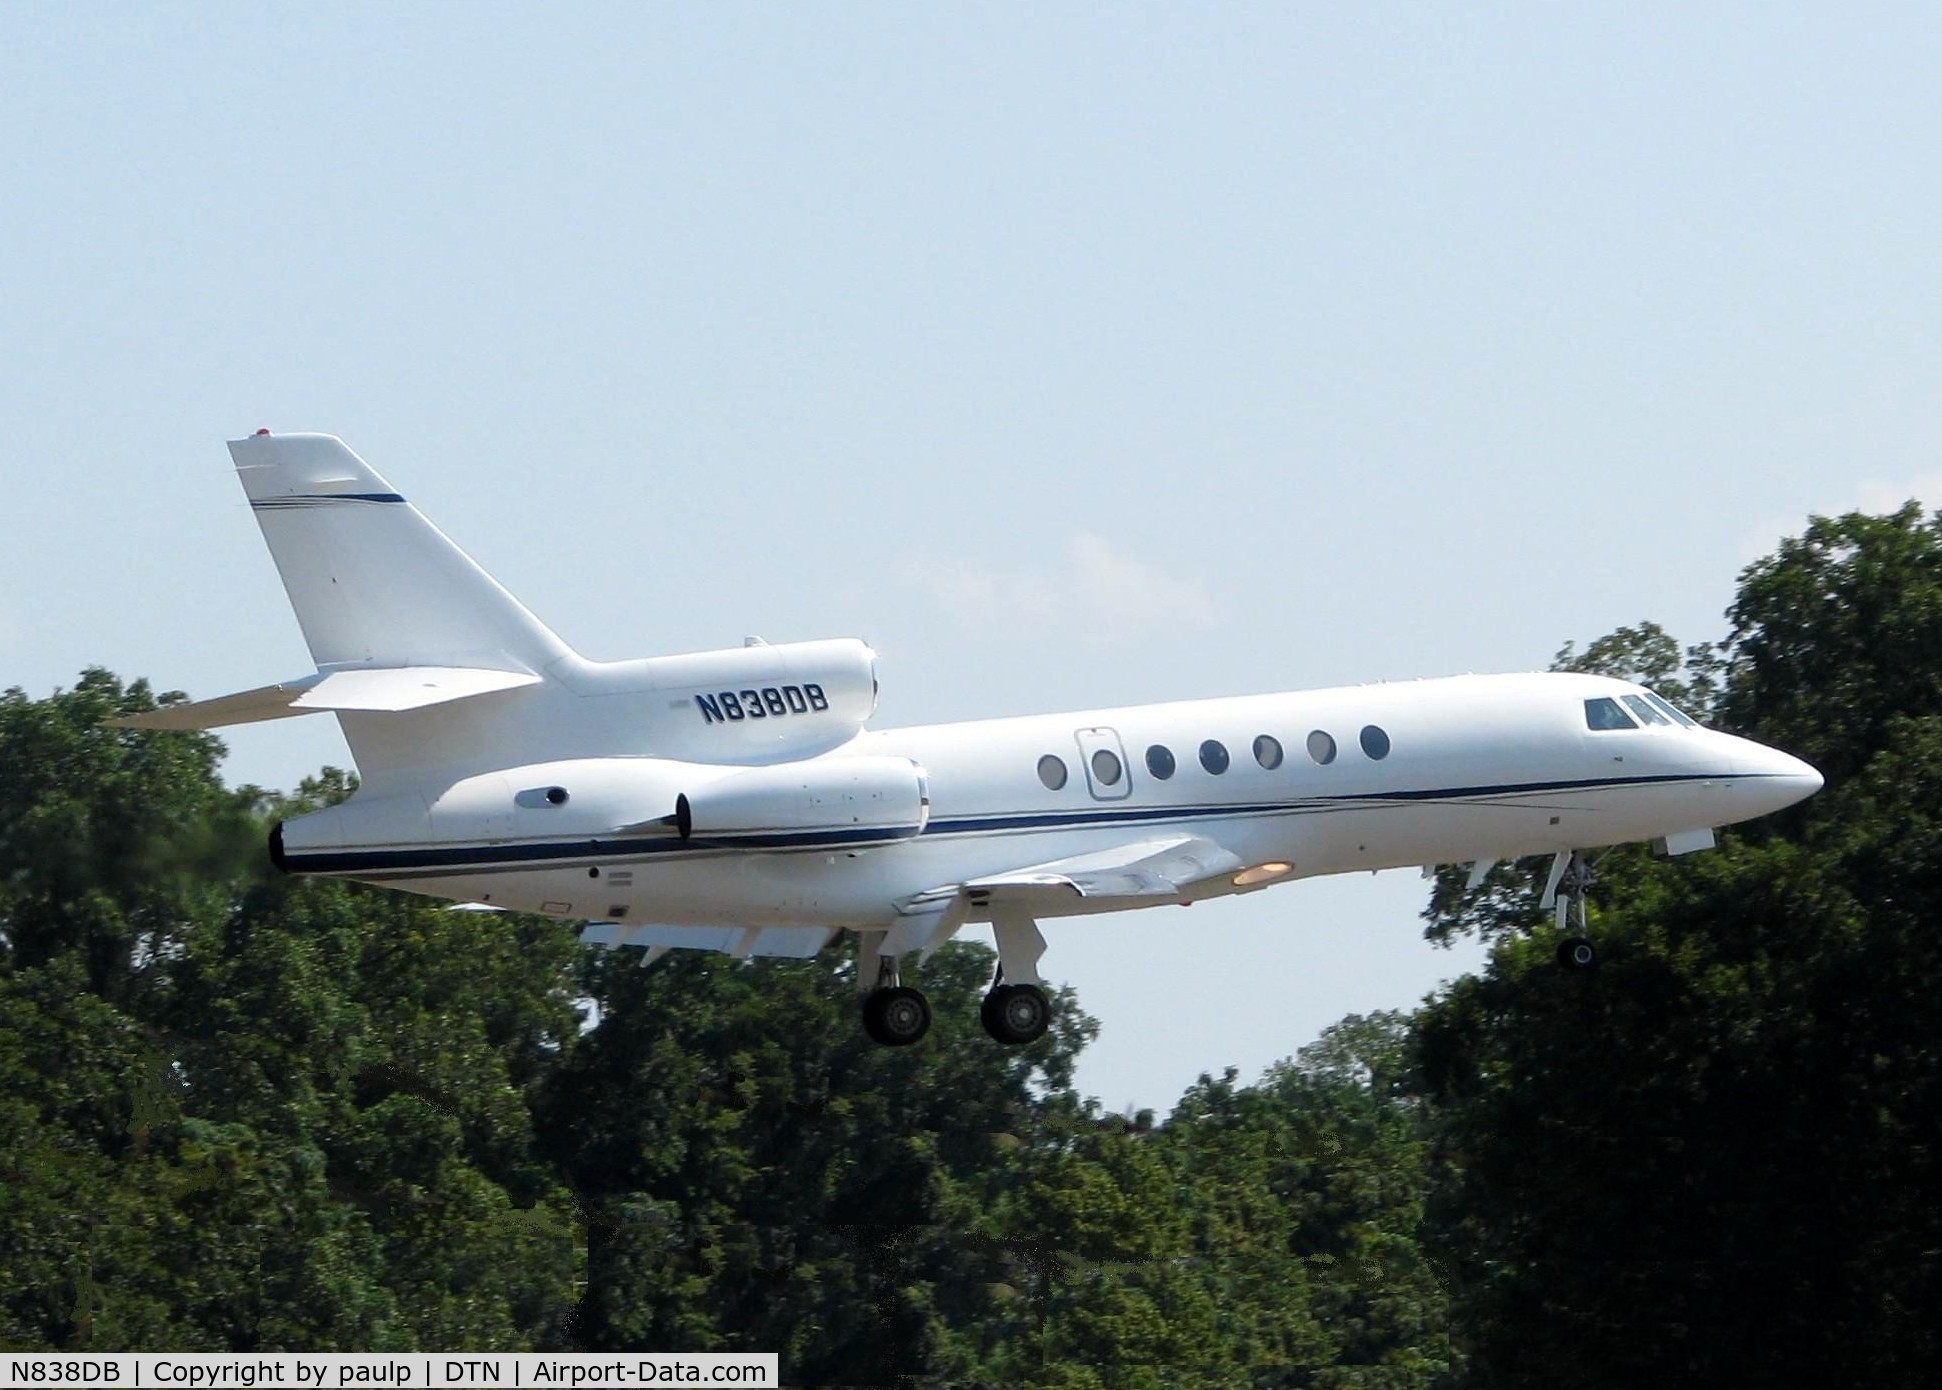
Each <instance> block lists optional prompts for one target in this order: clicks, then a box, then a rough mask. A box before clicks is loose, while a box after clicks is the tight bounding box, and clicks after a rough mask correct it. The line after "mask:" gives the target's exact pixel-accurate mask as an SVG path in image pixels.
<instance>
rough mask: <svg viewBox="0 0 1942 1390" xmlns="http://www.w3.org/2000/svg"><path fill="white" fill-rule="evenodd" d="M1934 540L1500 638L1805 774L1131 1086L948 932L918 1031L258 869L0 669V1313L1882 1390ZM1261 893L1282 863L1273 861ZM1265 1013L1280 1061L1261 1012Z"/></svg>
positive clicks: (1930, 1156) (14, 1324)
mask: <svg viewBox="0 0 1942 1390" xmlns="http://www.w3.org/2000/svg"><path fill="white" fill-rule="evenodd" d="M1938 618H1942V519H1938V518H1933V517H1925V516H1924V515H1923V514H1922V513H1921V512H1920V511H1919V509H1916V508H1914V507H1913V506H1911V507H1909V508H1905V509H1903V510H1902V511H1900V512H1897V513H1895V514H1893V515H1890V516H1885V517H1868V516H1859V515H1856V516H1847V517H1840V518H1831V519H1816V520H1815V521H1813V522H1812V523H1811V524H1810V525H1809V527H1808V528H1807V530H1806V531H1805V533H1804V534H1803V535H1802V536H1801V537H1799V538H1797V539H1795V540H1790V541H1787V542H1785V543H1783V544H1782V546H1781V547H1780V548H1779V550H1778V551H1776V553H1775V554H1774V555H1772V556H1770V557H1768V558H1767V559H1764V560H1762V561H1760V562H1758V563H1756V564H1754V565H1753V566H1751V567H1750V568H1749V569H1748V570H1747V571H1746V573H1745V575H1744V576H1743V579H1742V583H1741V586H1740V591H1739V594H1738V597H1737V599H1736V601H1735V603H1734V605H1733V608H1732V609H1731V611H1730V613H1729V620H1730V624H1731V626H1730V629H1729V630H1728V631H1727V633H1726V634H1725V635H1724V637H1723V638H1722V639H1721V640H1720V641H1719V642H1717V643H1710V644H1708V643H1702V644H1700V645H1697V646H1693V647H1681V646H1680V645H1679V644H1678V643H1677V642H1675V641H1674V640H1673V639H1672V637H1671V636H1670V635H1669V634H1667V633H1665V632H1664V631H1663V630H1661V629H1660V628H1658V627H1657V626H1655V625H1653V624H1651V623H1649V622H1646V623H1641V624H1639V625H1637V626H1635V627H1630V628H1623V629H1620V630H1619V631H1617V632H1614V633H1611V634H1608V635H1607V636H1605V637H1601V638H1598V639H1596V640H1594V641H1592V642H1589V643H1588V644H1586V645H1585V647H1584V648H1583V649H1582V650H1580V649H1579V648H1578V647H1577V646H1576V644H1568V645H1567V646H1566V647H1565V648H1564V649H1563V650H1562V651H1561V652H1560V653H1559V656H1558V665H1559V666H1560V667H1562V668H1567V669H1589V670H1602V671H1607V672H1611V673H1614V674H1621V675H1625V676H1628V677H1631V678H1634V679H1639V680H1643V681H1646V682H1648V683H1649V684H1651V685H1653V686H1654V687H1655V688H1656V689H1658V690H1659V691H1661V693H1663V694H1665V695H1667V696H1668V698H1671V699H1673V700H1675V701H1676V702H1678V703H1681V704H1683V705H1685V706H1686V707H1687V708H1689V709H1690V710H1692V712H1693V713H1695V714H1696V715H1698V716H1700V717H1703V718H1707V719H1711V720H1713V721H1716V722H1718V723H1719V724H1721V725H1722V726H1723V727H1728V728H1730V729H1733V730H1735V731H1738V732H1743V733H1746V734H1748V735H1749V736H1751V737H1755V738H1759V739H1761V740H1763V741H1765V742H1770V743H1773V744H1776V745H1778V746H1780V747H1784V748H1787V749H1789V750H1790V751H1794V752H1797V753H1800V754H1801V755H1803V756H1806V757H1808V758H1809V759H1810V760H1812V761H1814V762H1815V763H1816V764H1817V765H1818V766H1819V767H1820V768H1821V769H1822V770H1823V772H1824V773H1825V774H1826V776H1827V779H1828V784H1827V787H1826V789H1825V791H1824V792H1823V793H1822V794H1821V795H1820V796H1818V797H1816V798H1814V799H1812V800H1810V801H1809V802H1807V803H1805V804H1803V805H1802V806H1800V807H1797V808H1795V809H1794V810H1793V811H1790V812H1789V813H1787V814H1785V815H1783V816H1779V817H1773V818H1769V819H1768V820H1766V821H1763V822H1756V823H1753V824H1750V825H1748V826H1745V827H1742V828H1739V829H1737V830H1735V831H1732V832H1729V833H1727V834H1725V835H1723V836H1722V843H1721V846H1720V848H1719V849H1717V850H1716V851H1713V852H1710V853H1707V854H1700V855H1693V856H1687V857H1682V858H1680V859H1678V860H1673V861H1667V860H1660V859H1654V858H1653V857H1652V856H1651V855H1650V854H1649V853H1647V852H1646V851H1645V850H1644V849H1643V848H1628V849H1623V850H1618V851H1614V852H1612V853H1611V854H1609V855H1607V856H1605V857H1604V859H1603V860H1602V861H1601V866H1600V867H1601V877H1600V883H1599V885H1598V887H1597V888H1596V889H1595V890H1594V895H1593V918H1592V927H1593V930H1594V932H1595V933H1596V934H1597V935H1598V936H1599V937H1600V939H1601V944H1602V947H1603V952H1604V957H1605V962H1604V965H1603V966H1602V968H1601V969H1599V970H1598V971H1596V972H1592V973H1589V974H1565V973H1561V972H1559V971H1558V970H1557V969H1556V968H1555V966H1554V965H1553V963H1552V961H1551V951H1550V943H1549V942H1548V940H1547V937H1548V935H1549V932H1550V927H1549V924H1548V922H1547V921H1546V920H1545V915H1544V914H1541V913H1539V912H1537V910H1536V908H1535V898H1536V892H1537V884H1536V882H1535V879H1536V878H1537V876H1538V872H1539V871H1538V870H1537V869H1536V867H1535V866H1533V865H1502V866H1499V867H1498V868H1497V870H1495V871H1494V872H1493V873H1492V874H1491V875H1490V876H1489V877H1488V878H1486V879H1485V880H1484V882H1483V883H1482V884H1481V885H1480V886H1479V887H1478V888H1477V889H1475V890H1469V889H1467V888H1466V886H1465V883H1464V879H1463V876H1462V875H1461V874H1450V875H1445V876H1443V877H1442V878H1440V879H1439V881H1438V883H1437V885H1436V889H1435V892H1434V894H1433V896H1432V900H1431V903H1430V905H1429V907H1428V908H1427V910H1426V919H1427V922H1426V930H1427V933H1428V935H1430V937H1431V938H1432V939H1445V940H1447V939H1450V938H1451V937H1453V936H1456V935H1459V934H1464V933H1476V934H1480V935H1482V936H1484V937H1485V938H1486V939H1487V940H1488V941H1489V942H1490V943H1491V946H1492V950H1491V955H1490V958H1489V961H1488V964H1487V966H1486V968H1485V969H1484V970H1483V971H1482V972H1481V973H1479V974H1478V975H1475V976H1471V977H1467V978H1464V979H1462V980H1459V981H1457V982H1455V983H1454V984H1452V985H1451V986H1449V987H1448V988H1447V989H1445V990H1443V991H1441V992H1440V993H1439V994H1438V995H1437V996H1435V997H1433V998H1432V999H1431V1000H1429V1001H1427V1002H1426V1003H1425V1004H1424V1005H1423V1006H1422V1007H1421V1008H1420V1009H1418V1010H1417V1011H1415V1012H1414V1013H1411V1014H1383V1015H1376V1016H1372V1017H1360V1018H1356V1017H1352V1018H1348V1019H1345V1020H1343V1021H1342V1022H1341V1023H1340V1024H1338V1025H1337V1026H1336V1027H1334V1028H1333V1029H1331V1030H1329V1031H1328V1032H1327V1033H1326V1034H1325V1035H1324V1036H1323V1037H1322V1038H1321V1039H1318V1040H1313V1041H1310V1040H1306V1039H1300V1038H1290V1039H1289V1040H1288V1053H1289V1057H1288V1060H1287V1061H1285V1062H1283V1063H1281V1064H1280V1065H1278V1066H1276V1067H1274V1068H1272V1069H1271V1070H1270V1071H1269V1072H1268V1073H1267V1074H1266V1075H1264V1076H1262V1077H1260V1078H1258V1079H1256V1080H1253V1081H1252V1082H1248V1081H1244V1080H1243V1079H1242V1078H1240V1077H1238V1076H1237V1075H1236V1074H1235V1073H1233V1072H1232V1071H1231V1070H1230V1071H1225V1072H1219V1073H1218V1074H1216V1073H1215V1072H1213V1071H1211V1070H1210V1073H1209V1074H1208V1075H1204V1076H1203V1077H1202V1078H1201V1080H1200V1081H1199V1082H1198V1083H1197V1084H1196V1085H1195V1086H1193V1087H1192V1088H1190V1089H1189V1090H1188V1091H1187V1093H1186V1094H1185V1095H1184V1096H1182V1097H1181V1098H1180V1099H1179V1101H1178V1103H1177V1105H1176V1106H1175V1107H1174V1108H1173V1109H1172V1111H1171V1113H1170V1114H1168V1115H1165V1116H1161V1117H1155V1116H1153V1115H1151V1114H1146V1113H1142V1114H1140V1115H1135V1116H1118V1115H1110V1114H1103V1113H1101V1112H1100V1111H1099V1110H1098V1109H1097V1107H1096V1106H1095V1105H1093V1104H1091V1103H1089V1102H1087V1101H1086V1100H1085V1099H1083V1098H1082V1097H1081V1096H1080V1095H1079V1094H1078V1093H1077V1092H1076V1091H1075V1089H1074V1086H1073V1074H1074V1064H1075V1061H1076V1059H1077V1058H1078V1057H1079V1056H1080V1055H1081V1054H1082V1053H1083V1050H1084V1048H1085V1047H1086V1045H1087V1043H1088V1042H1089V1040H1090V1039H1091V1038H1092V1036H1093V1035H1094V1031H1095V1026H1094V1025H1093V1023H1092V1022H1091V1020H1089V1019H1088V1018H1087V1017H1086V1015H1085V1013H1084V1011H1083V1009H1082V1008H1081V1007H1080V1005H1079V1001H1078V1000H1077V999H1076V998H1074V997H1072V996H1071V995H1070V994H1069V993H1068V994H1067V995H1066V997H1064V998H1063V999H1062V1000H1061V1001H1060V1004H1061V1007H1060V1009H1059V1011H1058V1014H1057V1019H1058V1022H1057V1024H1056V1025H1055V1027H1054V1028H1053V1030H1052V1031H1051V1032H1050V1033H1049V1034H1048V1035H1047V1036H1046V1037H1045V1038H1043V1039H1041V1040H1040V1041H1039V1042H1037V1043H1035V1044H1033V1045H1031V1046H1030V1047H1027V1048H1023V1049H1005V1048H999V1047H996V1046H993V1045H992V1044H991V1043H990V1042H989V1041H988V1040H987V1039H986V1038H984V1037H983V1035H982V1033H981V1032H979V1031H978V1028H977V1025H976V1023H975V1022H974V1020H975V1017H976V1008H975V1003H976V999H977V996H978V994H979V993H980V991H981V990H982V989H983V987H984V984H985V982H986V981H987V980H988V979H989V977H990V973H991V964H992V962H991V960H990V956H989V953H988V952H986V951H984V950H983V949H982V948H979V947H975V946H969V945H959V946H954V947H952V948H949V949H947V950H946V951H945V952H943V953H941V954H940V955H939V956H938V957H936V958H935V959H934V960H933V961H932V962H931V963H930V965H929V966H928V967H927V968H926V970H925V975H924V984H925V987H926V988H927V990H929V991H930V992H931V994H932V997H933V999H934V1001H935V1003H936V1018H937V1023H936V1027H935V1029H934V1030H933V1032H932V1034H931V1036H930V1038H929V1039H927V1041H926V1042H925V1044H924V1045H922V1046H920V1047H917V1048H911V1049H900V1050H886V1049H879V1048H876V1047H874V1046H872V1045H871V1044H869V1043H868V1042H867V1041H865V1040H864V1038H863V1035H862V1032H861V1030H860V1029H859V1028H858V1027H856V1024H855V1017H854V1016H855V1012H856V1001H857V994H856V990H855V988H854V981H853V967H852V965H851V964H850V963H849V962H848V961H847V960H845V959H842V958H834V957H828V958H823V959H819V960H815V961H809V962H782V963H777V962H763V963H753V964H749V963H736V962H732V961H728V960H726V959H722V958H715V957H697V958H689V959H669V960H667V961H664V962H662V963H660V964H658V965H656V966H655V967H654V968H652V969H648V970H642V969H639V968H637V966H636V962H635V959H634V958H633V957H632V956H631V955H630V954H628V953H612V954H593V953H587V952H584V951H583V950H582V949H581V948H580V947H579V946H578V944H577V942H576V941H575V937H574V933H573V932H572V931H571V930H570V929H568V928H566V927H563V926H562V925H561V924H559V923H556V922H552V921H546V920H540V919H533V918H525V917H520V916H516V915H498V914H479V913H454V912H449V911H444V910H442V909H441V908H440V906H439V905H437V904H434V903H431V902H428V901H425V900H422V899H416V898H411V897H407V896H403V895H397V894H391V893H386V892H381V891H377V890H369V889H364V888H360V887H357V886H355V885H347V884H341V883H332V882H326V881H319V880H290V879H285V878H282V877H280V876H278V875H276V874H275V873H274V872H273V871H272V870H270V869H269V867H268V866H267V864H266V862H265V859H264V856H263V852H262V835H263V832H264V829H265V826H266V823H267V821H268V820H269V819H271V818H273V817H274V816H276V815H278V814H283V813H285V812H287V811H288V810H289V809H291V808H292V807H293V806H300V805H307V804H320V803H322V802H324V801H328V800H330V799H334V798H336V797H341V796H342V795H344V794H346V793H347V792H348V790H349V786H350V783H349V781H348V779H346V778H345V777H344V776H343V775H342V774H337V773H325V774H322V775H320V776H319V778H317V779H316V780H314V781H312V782H310V783H307V784H306V785H305V786H304V787H302V788H299V789H297V790H296V791H295V792H293V793H290V794H289V795H288V796H282V795H278V794H269V793H264V792H261V791H259V790H258V789H255V788H248V787H245V788H228V787H225V786H224V785H223V783H222V781H221V779H220V777H219V775H218V773H219V767H220V759H221V756H222V748H221V745H220V743H219V742H218V741H216V740H215V739H212V738H209V737H206V736H200V735H182V734H166V735H154V734H135V733H129V732H125V731H119V730H115V729H111V728H109V727H107V726H106V725H105V724H104V722H103V721H104V720H105V719H107V718H108V717H110V716H112V715H114V714H117V713H122V712H127V711H132V710H136V709H141V708H146V707H149V706H151V705H152V704H153V703H154V696H153V694H152V692H151V691H150V690H149V689H148V687H147V686H146V685H145V684H144V683H142V682H140V681H135V682H133V683H126V684H125V683H123V682H122V681H120V680H119V679H117V678H116V677H114V676H112V675H110V674H108V673H107V672H104V671H98V670H96V671H89V672H86V673H84V674H83V675H82V677H81V678H80V679H79V680H78V681H77V682H76V684H75V686H74V688H73V689H72V690H68V691H62V692H57V693H55V694H53V695H51V696H48V697H45V698H40V699H33V698H29V697H28V696H27V695H25V694H24V693H23V692H21V691H18V690H13V691H9V692H7V693H6V694H5V695H4V696H0V1177H4V1181H0V1344H4V1346H5V1347H7V1348H14V1349H27V1348H32V1349H49V1348H52V1349H58V1348H91V1349H96V1350H114V1349H127V1348H144V1349H237V1350H264V1349H374V1350H375V1349H391V1348H424V1349H434V1348H436V1349H460V1348H480V1349H516V1348H534V1349H575V1348H583V1349H629V1348H650V1349H702V1350H705V1349H721V1350H734V1349H749V1350H775V1351H779V1352H781V1354H782V1361H783V1367H784V1371H785V1375H786V1376H787V1377H788V1378H789V1379H791V1380H792V1381H796V1382H802V1383H846V1384H909V1385H942V1384H954V1385H957V1384H963V1385H990V1386H998V1385H1033V1386H1037V1385H1060V1386H1075V1387H1077V1386H1088V1387H1089V1386H1101V1387H1104V1386H1112V1387H1119V1386H1132V1387H1141V1386H1153V1387H1161V1386H1210V1387H1211V1386H1227V1385H1234V1384H1250V1385H1256V1386H1263V1387H1266V1386H1362V1387H1392V1386H1393V1387H1405V1386H1410V1387H1414V1386H1458V1385H1474V1386H1479V1387H1483V1386H1510V1385H1533V1386H1535V1385H1544V1386H1570V1385H1580V1384H1582V1385H1613V1384H1628V1383H1652V1384H1791V1383H1796V1382H1812V1383H1816V1384H1819V1383H1852V1382H1862V1381H1865V1382H1866V1383H1868V1384H1870V1385H1882V1384H1885V1385H1904V1384H1906V1385H1917V1384H1922V1385H1926V1384H1929V1383H1932V1382H1933V1380H1934V1379H1935V1377H1936V1373H1937V1371H1938V1369H1939V1368H1942V1367H1939V1365H1938V1363H1939V1362H1942V1355H1938V1346H1937V1339H1938V1334H1937V1333H1936V1331H1935V1330H1934V1326H1933V1317H1932V1310H1933V1309H1934V1308H1935V1307H1937V1306H1938V1304H1939V1303H1942V1287H1938V1280H1939V1279H1942V1260H1938V1257H1937V1253H1936V1252H1937V1251H1938V1250H1942V1217H1938V1215H1937V1212H1936V1208H1935V1203H1934V1201H1933V1196H1932V1194H1933V1192H1934V1191H1935V1190H1936V1188H1937V1186H1938V1184H1937V1182H1936V1177H1937V1175H1936V1173H1935V1172H1934V1171H1933V1169H1934V1167H1935V1165H1936V1156H1937V1154H1938V1153H1942V1132H1938V1131H1942V1002H1938V996H1937V992H1936V990H1935V988H1934V985H1933V981H1935V980H1936V979H1937V978H1942V946H1938V944H1937V941H1936V937H1935V934H1934V933H1933V932H1932V931H1931V930H1928V927H1929V924H1930V923H1931V922H1932V921H1933V920H1935V918H1936V916H1937V912H1938V909H1942V699H1939V698H1938V696H1939V695H1942V625H1939V624H1938V622H1937V619H1938ZM1291 891H1292V892H1298V891H1299V890H1291ZM1304 1043H1306V1044H1307V1045H1306V1046H1304V1045H1303V1044H1304Z"/></svg>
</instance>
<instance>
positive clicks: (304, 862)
mask: <svg viewBox="0 0 1942 1390" xmlns="http://www.w3.org/2000/svg"><path fill="white" fill-rule="evenodd" d="M1759 775H1760V774H1757V773H1740V774H1732V775H1728V774H1696V773H1695V774H1688V773H1666V774H1656V775H1649V776H1642V777H1592V778H1578V779H1574V780H1569V781H1557V782H1519V783H1504V784H1500V785H1495V786H1481V787H1444V788H1435V789H1422V790H1401V791H1390V792H1359V793H1356V794H1354V795H1350V796H1333V797H1309V798H1305V799H1303V800H1300V801H1276V802H1229V803H1223V804H1218V805H1206V806H1139V807H1130V806H1129V807H1113V806H1092V807H1087V808H1085V809H1082V810H1072V811H1048V812H1032V813H1022V814H1021V813H1003V814H996V815H989V816H959V817H953V818H950V819H946V820H933V821H932V822H931V823H930V824H929V825H927V826H926V827H925V828H924V837H925V838H926V839H930V838H933V837H940V836H951V835H966V836H968V835H985V834H992V833H998V832H1007V831H1026V830H1080V829H1094V828H1098V827H1102V826H1113V825H1161V824H1167V823H1187V822H1194V821H1205V820H1218V819H1222V818H1225V817H1231V816H1287V815H1312V814H1322V813H1328V812H1335V811H1345V810H1357V809H1367V808H1370V807H1377V806H1388V805H1411V804H1424V803H1435V802H1439V801H1448V802H1462V803H1470V804H1487V803H1488V802H1489V801H1491V800H1492V799H1493V798H1500V797H1506V796H1518V797H1524V796H1538V795H1544V794H1546V793H1552V792H1582V791H1597V790H1604V789H1608V788H1612V787H1638V786H1652V785H1665V784H1669V783H1678V782H1718V781H1729V780H1732V781H1740V780H1747V779H1749V778H1755V777H1758V776H1759ZM911 838H913V837H912V836H911V835H910V834H909V832H908V831H906V830H902V829H898V828H894V827H893V828H888V829H881V830H814V831H776V832H772V833H757V834H749V835H736V836H720V837H710V838H707V839H700V838H697V839H688V840H683V839H676V838H673V837H669V838H667V839H639V840H636V839H627V838H605V839H585V840H545V841H535V842H530V843H526V844H509V845H451V846H432V845H420V846H413V847H410V848H404V849H372V850H327V851H322V852H317V853H304V852H302V851H286V852H285V856H284V866H285V867H286V868H287V869H288V870H289V871H290V872H292V873H316V874H350V875H356V874H359V873H369V872H381V873H383V874H384V875H385V876H386V877H391V878H396V877H409V871H411V870H415V869H423V870H425V871H427V872H434V873H435V872H440V871H449V870H451V869H455V868H468V867H486V866H500V865H504V866H508V867H511V866H522V865H544V864H546V863H548V862H557V861H571V862H581V863H584V862H586V861H588V860H594V859H639V858H643V857H645V856H649V855H660V854H690V855H697V854H704V853H718V852H721V851H724V850H729V851H736V850H753V849H760V850H804V849H834V848H839V847H844V846H852V845H871V844H884V843H887V842H892V841H897V840H907V839H911Z"/></svg>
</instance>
